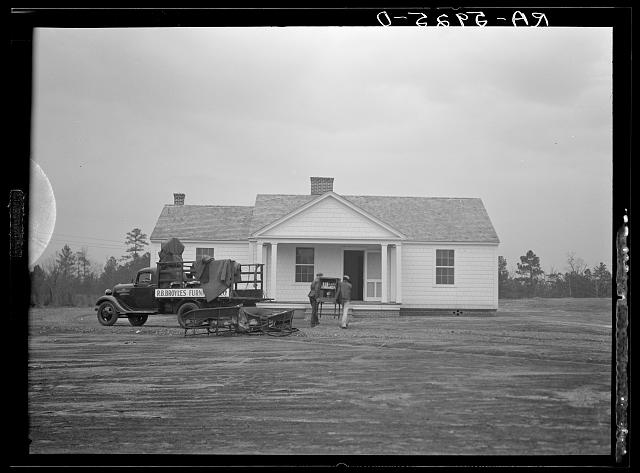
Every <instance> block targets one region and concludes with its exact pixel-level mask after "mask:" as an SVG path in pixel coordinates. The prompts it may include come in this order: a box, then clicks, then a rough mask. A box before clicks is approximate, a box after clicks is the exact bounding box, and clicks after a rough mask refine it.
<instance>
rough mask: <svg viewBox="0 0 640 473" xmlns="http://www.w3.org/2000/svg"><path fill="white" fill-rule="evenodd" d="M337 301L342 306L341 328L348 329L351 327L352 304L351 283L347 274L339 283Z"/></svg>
mask: <svg viewBox="0 0 640 473" xmlns="http://www.w3.org/2000/svg"><path fill="white" fill-rule="evenodd" d="M336 300H337V301H338V302H339V303H341V304H342V320H341V321H340V327H342V328H347V327H348V326H349V303H350V302H351V282H350V281H349V276H347V275H346V274H345V275H344V277H343V278H342V281H341V282H339V283H338V290H337V291H336Z"/></svg>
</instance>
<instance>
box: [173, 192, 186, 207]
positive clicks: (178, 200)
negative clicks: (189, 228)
mask: <svg viewBox="0 0 640 473" xmlns="http://www.w3.org/2000/svg"><path fill="white" fill-rule="evenodd" d="M173 205H184V194H173Z"/></svg>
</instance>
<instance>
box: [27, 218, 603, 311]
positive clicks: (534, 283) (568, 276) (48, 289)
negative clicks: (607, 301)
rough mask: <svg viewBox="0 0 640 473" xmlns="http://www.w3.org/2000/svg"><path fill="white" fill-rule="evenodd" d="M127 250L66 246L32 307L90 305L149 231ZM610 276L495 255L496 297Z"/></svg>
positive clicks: (588, 286)
mask: <svg viewBox="0 0 640 473" xmlns="http://www.w3.org/2000/svg"><path fill="white" fill-rule="evenodd" d="M124 243H125V245H127V247H126V252H125V255H123V256H121V257H120V258H119V259H116V258H115V257H114V256H111V257H109V258H108V259H107V261H106V263H105V265H104V266H103V267H102V268H101V269H100V270H96V266H95V264H93V263H92V262H91V261H90V260H89V258H88V256H87V249H86V248H82V249H80V250H79V251H75V252H74V251H73V250H72V249H71V247H70V246H69V245H64V247H62V249H61V250H60V251H58V252H57V253H56V256H55V259H52V260H49V261H48V262H47V263H45V264H43V265H42V266H41V265H35V266H34V268H33V270H32V271H31V272H30V276H31V305H32V306H80V305H93V303H94V302H95V300H96V299H97V298H98V297H99V296H100V295H101V294H103V293H104V290H105V289H106V288H112V287H113V286H114V285H116V284H117V283H123V282H129V281H131V280H132V279H133V278H134V277H135V275H136V273H137V272H138V271H139V270H140V269H142V268H145V267H147V266H149V265H150V261H151V255H150V253H149V252H148V251H147V252H144V247H145V246H147V245H148V244H149V243H148V242H147V235H146V234H145V233H142V230H140V229H139V228H134V229H133V230H131V231H130V232H127V234H126V237H125V240H124ZM612 282H613V281H612V275H611V272H610V271H609V270H608V269H607V266H606V265H605V264H604V263H600V264H599V265H598V266H596V267H594V268H589V267H588V266H587V264H585V262H584V261H583V260H582V259H581V258H578V257H577V256H576V255H575V253H573V252H571V253H568V254H567V266H566V271H565V272H564V273H561V272H559V271H556V270H555V269H554V268H551V270H550V271H549V272H548V273H545V272H544V271H543V270H542V268H541V266H540V258H539V257H538V256H537V255H536V254H535V253H534V252H533V251H532V250H529V251H527V253H526V254H525V255H523V256H520V261H519V262H518V263H517V269H516V271H515V273H514V274H512V273H510V272H509V270H508V269H507V260H506V259H505V258H504V257H503V256H498V297H499V298H501V299H518V298H526V297H611V294H612Z"/></svg>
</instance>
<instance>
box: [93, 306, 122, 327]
mask: <svg viewBox="0 0 640 473" xmlns="http://www.w3.org/2000/svg"><path fill="white" fill-rule="evenodd" d="M117 321H118V310H117V309H116V306H115V305H114V304H113V302H109V301H105V302H103V303H102V304H100V305H99V306H98V322H100V324H101V325H106V326H109V325H113V324H115V323H116V322H117Z"/></svg>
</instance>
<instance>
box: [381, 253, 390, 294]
mask: <svg viewBox="0 0 640 473" xmlns="http://www.w3.org/2000/svg"><path fill="white" fill-rule="evenodd" d="M380 246H381V249H382V251H381V252H380V258H381V259H382V261H381V263H382V266H381V271H382V294H381V295H380V296H381V298H380V301H381V302H382V303H385V302H389V296H388V293H389V290H388V289H387V285H388V282H387V281H388V279H389V278H387V244H386V243H381V244H380Z"/></svg>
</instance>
